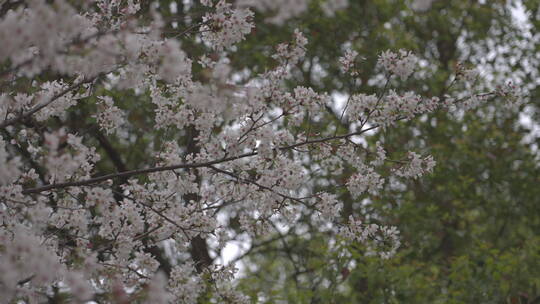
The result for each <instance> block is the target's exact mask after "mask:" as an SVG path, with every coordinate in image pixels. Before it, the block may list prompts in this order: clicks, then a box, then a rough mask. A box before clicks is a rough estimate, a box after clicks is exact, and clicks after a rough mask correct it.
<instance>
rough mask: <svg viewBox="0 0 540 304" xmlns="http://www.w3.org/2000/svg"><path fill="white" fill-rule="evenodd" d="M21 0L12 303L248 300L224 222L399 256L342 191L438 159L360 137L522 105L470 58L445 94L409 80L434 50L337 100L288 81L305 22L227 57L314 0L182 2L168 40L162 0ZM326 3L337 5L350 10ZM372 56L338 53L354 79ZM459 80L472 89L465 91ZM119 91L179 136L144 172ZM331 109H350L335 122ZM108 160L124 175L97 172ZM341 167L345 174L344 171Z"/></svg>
mask: <svg viewBox="0 0 540 304" xmlns="http://www.w3.org/2000/svg"><path fill="white" fill-rule="evenodd" d="M431 2H432V1H425V0H424V1H413V3H412V8H413V9H414V10H419V11H421V10H426V9H428V8H429V7H430V5H431ZM15 3H16V4H14V5H13V7H12V8H10V9H9V10H7V11H6V12H5V13H4V14H3V15H1V16H0V41H1V42H2V47H0V64H1V65H0V77H1V78H0V87H1V88H2V91H1V92H2V93H1V95H0V129H1V131H2V132H1V133H0V218H1V223H2V227H1V228H0V298H1V299H8V300H13V301H15V302H17V301H22V302H25V303H37V302H40V301H42V300H43V299H46V298H52V297H55V296H56V295H57V294H58V293H62V294H64V295H65V296H66V297H67V298H68V299H69V301H74V302H77V301H80V302H82V301H89V300H94V301H96V302H99V303H106V302H111V303H130V302H132V301H140V302H144V303H196V302H197V299H198V298H199V297H200V296H201V295H202V294H203V293H206V294H207V295H208V294H209V297H210V298H211V301H215V302H219V303H222V302H227V303H247V302H249V299H248V298H247V297H246V296H245V295H243V294H242V293H241V292H239V291H238V290H236V289H235V284H234V280H233V279H234V276H235V273H236V272H237V269H236V268H235V265H234V264H232V263H230V264H227V265H221V264H219V263H218V262H217V261H214V260H213V259H212V257H211V256H209V255H208V250H210V251H211V253H212V254H214V253H219V252H220V250H221V249H222V248H223V247H224V246H226V245H227V244H228V242H229V241H230V231H229V227H228V224H227V223H229V224H230V222H231V221H226V220H223V219H224V218H228V219H232V218H234V219H235V220H236V221H237V223H236V225H239V227H240V229H241V231H243V233H245V235H246V236H247V237H259V236H261V235H265V234H268V233H270V232H272V231H273V230H274V229H276V227H277V229H279V228H280V227H292V226H294V225H295V224H296V223H297V220H298V218H299V216H300V215H301V214H302V215H306V214H307V215H309V216H311V218H312V221H313V222H315V223H319V227H320V230H321V231H324V232H327V233H328V235H329V238H331V239H332V242H333V244H335V246H334V247H333V250H336V252H339V254H344V255H346V254H347V252H346V248H347V247H346V246H340V245H339V244H348V243H357V244H362V245H364V246H366V248H367V249H366V254H369V255H374V256H378V257H379V258H381V259H389V258H392V256H393V255H394V254H395V253H396V251H398V250H399V247H400V237H399V227H386V226H383V225H378V224H375V223H369V222H366V221H364V220H363V219H359V218H355V217H353V216H351V217H349V218H348V219H346V220H345V221H343V219H342V218H341V217H340V216H339V215H340V212H341V208H342V207H343V204H342V203H341V202H340V201H339V200H338V198H337V195H336V194H335V189H337V188H345V189H347V191H349V192H350V195H351V196H352V197H359V196H360V195H365V194H368V195H374V196H376V195H378V194H379V192H380V191H381V189H382V187H383V185H384V184H385V182H386V181H388V180H389V179H407V178H413V179H414V178H419V177H421V176H422V175H424V174H426V173H429V172H431V171H432V169H433V168H434V166H435V161H436V160H434V158H433V157H431V156H430V155H421V154H420V153H417V152H414V151H406V150H404V151H402V155H403V157H402V158H401V159H389V158H388V157H387V153H386V151H385V147H384V146H383V145H382V144H381V143H377V144H376V145H373V146H371V145H368V144H367V143H366V141H364V140H363V138H364V137H365V136H367V135H368V134H369V133H370V131H373V130H376V129H378V128H393V127H395V125H396V123H397V122H398V121H406V120H413V119H414V118H415V117H418V116H422V115H429V114H430V113H432V112H434V111H462V110H464V109H470V108H473V107H476V106H478V105H480V104H482V103H484V102H486V101H488V100H494V99H499V100H504V102H505V103H506V104H507V105H509V106H515V105H519V100H518V98H517V93H516V91H517V90H516V87H515V86H514V85H512V84H511V83H506V84H503V85H501V86H499V87H498V88H497V89H496V90H494V91H479V90H477V89H476V88H475V86H474V84H475V80H476V78H477V77H478V75H477V73H476V72H475V71H474V70H469V69H465V68H464V67H462V66H459V67H458V68H456V71H455V75H454V77H453V81H452V82H451V83H449V85H448V90H447V92H448V94H446V95H444V96H423V95H422V94H420V93H417V92H414V91H411V90H409V89H407V85H406V84H407V80H409V79H410V78H414V76H415V71H416V70H418V69H419V68H420V65H419V61H420V60H421V59H420V58H419V57H418V56H419V55H415V54H413V53H412V52H410V51H407V50H403V49H399V50H388V51H385V52H382V53H381V54H375V56H377V57H372V58H377V66H378V73H379V74H380V76H381V85H380V86H379V87H380V90H378V93H376V94H367V93H363V92H356V91H351V92H346V93H347V95H348V97H347V99H346V100H345V101H342V102H337V101H336V100H335V96H333V95H332V94H331V93H330V92H318V91H316V90H315V89H313V88H310V87H304V86H297V87H294V88H292V89H290V88H289V87H288V86H287V85H286V84H287V82H288V81H289V80H290V79H291V78H293V75H294V71H295V69H297V68H298V65H299V64H300V63H301V60H302V59H303V58H304V56H305V55H306V50H307V49H309V47H310V45H309V38H310V37H309V35H307V34H305V33H303V31H302V29H301V28H298V29H295V30H294V31H292V35H291V37H290V40H289V41H282V42H281V43H279V44H277V45H274V46H265V47H270V48H268V49H271V50H272V53H271V54H270V53H269V54H266V55H268V57H269V58H272V59H273V65H271V66H268V67H266V69H265V70H264V71H261V72H260V73H247V75H246V73H244V72H243V71H238V70H235V68H234V65H233V64H232V63H234V62H231V60H232V59H231V56H230V55H231V54H232V53H234V52H235V50H236V48H237V45H239V44H241V43H242V41H243V40H244V39H245V37H246V36H247V35H250V33H251V32H252V31H254V30H256V29H257V24H255V20H256V15H255V13H256V12H266V11H272V12H274V14H273V15H272V17H270V18H267V19H264V20H262V21H261V22H268V23H270V24H283V23H284V22H286V21H287V20H288V19H289V18H293V17H295V16H297V15H298V14H301V13H302V12H304V11H305V10H307V9H308V7H309V5H312V4H311V2H310V1H307V0H295V1H270V0H269V1H248V0H238V1H236V2H235V1H225V0H219V1H218V0H201V1H200V2H196V3H195V4H193V5H191V6H187V7H185V8H184V11H183V12H181V13H182V14H185V15H186V16H187V17H189V18H193V22H192V23H191V25H190V26H189V27H187V28H174V27H173V29H174V31H173V33H172V34H171V33H169V32H168V31H169V30H170V27H168V26H166V25H169V24H170V23H171V20H167V19H166V18H164V17H163V16H161V15H160V13H159V11H158V9H157V6H156V5H157V4H152V5H150V6H149V7H144V8H142V7H141V6H142V5H143V1H137V0H129V1H106V0H94V1H80V2H77V1H66V0H55V1H40V0H30V1H26V2H25V3H24V4H21V3H18V2H15ZM317 3H318V4H317V5H320V8H321V9H322V10H323V12H324V13H325V14H326V15H328V16H332V15H333V14H335V13H336V12H337V11H339V10H342V9H345V8H346V7H347V5H348V1H346V0H326V1H317ZM17 4H18V5H17ZM5 5H6V4H5ZM201 12H202V13H201ZM196 15H198V16H199V18H196V17H194V16H196ZM187 17H186V18H187ZM187 37H189V43H188V42H186V41H185V39H187ZM195 47H196V48H197V50H198V51H197V52H195V51H194V48H195ZM201 50H202V51H201ZM362 55H370V56H372V55H373V54H362ZM364 60H365V59H364V58H362V57H361V56H360V54H358V52H357V51H355V50H353V49H350V48H349V49H346V50H345V51H344V52H343V54H342V57H341V58H336V62H338V64H339V65H340V68H341V72H342V76H347V77H352V78H353V79H354V78H355V77H357V75H358V73H357V71H358V70H359V69H361V68H362V64H363V62H364ZM239 79H241V80H239ZM21 82H22V83H24V85H15V84H16V83H21ZM456 86H461V87H463V88H467V91H466V92H464V91H463V90H460V91H458V92H459V93H456V94H455V95H453V94H452V93H451V92H453V91H452V90H451V88H452V87H456ZM122 94H130V95H133V96H135V97H134V99H132V100H131V101H130V102H131V103H135V105H134V106H135V107H138V108H150V109H151V112H149V113H146V114H148V116H149V117H145V119H147V120H148V121H150V124H151V127H150V129H149V130H150V131H149V133H150V134H147V136H148V137H152V138H157V137H159V136H160V135H159V134H166V135H167V136H163V140H160V141H152V144H148V145H147V146H146V147H145V151H141V152H140V153H144V155H145V157H146V162H143V163H140V164H139V166H138V167H136V168H125V166H124V165H123V164H122V161H121V160H119V159H118V151H115V150H114V145H111V144H110V142H109V139H108V136H110V138H115V140H117V141H119V142H121V143H123V145H127V146H129V145H130V144H133V143H134V141H135V139H134V136H133V134H132V133H133V132H134V129H137V128H139V127H140V126H139V125H137V122H136V120H137V119H136V115H135V114H134V113H135V111H131V110H129V107H126V106H125V103H124V102H123V100H122V96H123V95H122ZM328 111H331V112H332V114H333V115H335V116H336V118H337V119H336V120H334V121H329V122H323V121H322V120H323V119H324V115H323V114H325V113H328ZM73 113H87V114H88V113H89V114H88V115H89V117H90V118H91V120H92V121H93V124H92V125H90V126H82V127H81V126H77V125H73V124H67V123H66V122H67V121H68V120H69V116H70V115H74V114H73ZM85 119H86V117H85ZM345 122H347V124H348V125H347V126H348V131H347V132H341V131H340V130H342V129H343V126H342V125H341V124H344V123H345ZM306 126H308V127H306ZM146 127H148V126H146ZM160 132H161V133H160ZM113 136H114V137H113ZM103 159H112V162H113V163H114V165H115V166H114V169H113V170H112V171H108V172H104V171H103V170H97V166H98V163H99V162H100V160H103ZM345 169H346V170H345ZM345 171H347V172H351V173H350V174H348V176H347V178H346V180H342V179H339V178H336V179H332V177H333V176H335V177H338V176H341V175H342V174H343V172H345ZM313 176H315V178H313ZM320 189H324V190H320ZM207 242H208V243H207ZM208 246H209V247H210V248H207V247H208Z"/></svg>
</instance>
